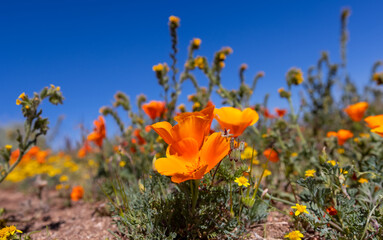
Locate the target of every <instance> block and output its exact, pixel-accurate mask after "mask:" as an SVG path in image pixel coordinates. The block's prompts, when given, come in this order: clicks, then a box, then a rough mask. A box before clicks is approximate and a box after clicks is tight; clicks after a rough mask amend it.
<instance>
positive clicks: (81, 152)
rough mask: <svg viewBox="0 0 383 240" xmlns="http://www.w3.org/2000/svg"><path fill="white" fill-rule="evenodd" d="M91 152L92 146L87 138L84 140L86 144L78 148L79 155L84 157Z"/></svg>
mask: <svg viewBox="0 0 383 240" xmlns="http://www.w3.org/2000/svg"><path fill="white" fill-rule="evenodd" d="M90 152H92V147H91V146H90V144H89V141H88V140H86V141H84V145H83V146H82V147H81V148H80V149H79V150H78V152H77V157H79V158H83V157H85V156H86V155H87V154H88V153H90Z"/></svg>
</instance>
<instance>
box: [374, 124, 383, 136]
mask: <svg viewBox="0 0 383 240" xmlns="http://www.w3.org/2000/svg"><path fill="white" fill-rule="evenodd" d="M371 132H373V133H376V134H379V135H380V136H381V137H383V125H381V126H379V127H377V128H374V129H371Z"/></svg>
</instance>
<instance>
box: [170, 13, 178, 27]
mask: <svg viewBox="0 0 383 240" xmlns="http://www.w3.org/2000/svg"><path fill="white" fill-rule="evenodd" d="M169 22H170V23H174V24H177V25H178V24H179V23H180V18H179V17H176V16H173V15H172V16H170V17H169Z"/></svg>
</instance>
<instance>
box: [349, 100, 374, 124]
mask: <svg viewBox="0 0 383 240" xmlns="http://www.w3.org/2000/svg"><path fill="white" fill-rule="evenodd" d="M367 108H368V103H367V102H358V103H356V104H353V105H350V106H348V107H347V108H345V109H344V111H345V112H346V113H347V114H348V116H349V117H350V118H351V119H352V120H353V121H355V122H360V121H361V120H362V119H363V117H364V113H365V112H366V110H367Z"/></svg>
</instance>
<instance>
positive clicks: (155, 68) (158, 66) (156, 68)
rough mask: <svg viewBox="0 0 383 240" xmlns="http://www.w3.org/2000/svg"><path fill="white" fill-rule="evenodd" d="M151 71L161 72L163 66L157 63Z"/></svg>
mask: <svg viewBox="0 0 383 240" xmlns="http://www.w3.org/2000/svg"><path fill="white" fill-rule="evenodd" d="M152 69H153V71H154V72H162V71H163V70H164V65H163V64H162V63H159V64H157V65H154V66H153V67H152Z"/></svg>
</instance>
